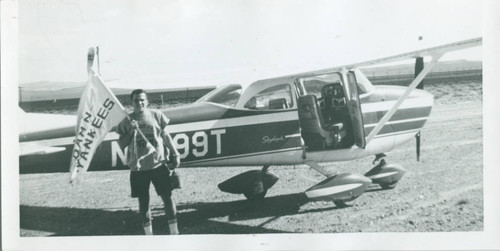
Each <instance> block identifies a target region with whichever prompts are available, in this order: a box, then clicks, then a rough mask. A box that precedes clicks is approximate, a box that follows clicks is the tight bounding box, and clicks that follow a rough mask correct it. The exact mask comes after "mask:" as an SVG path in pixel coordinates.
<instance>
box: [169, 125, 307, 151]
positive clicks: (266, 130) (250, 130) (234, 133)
mask: <svg viewBox="0 0 500 251" xmlns="http://www.w3.org/2000/svg"><path fill="white" fill-rule="evenodd" d="M252 122H255V121H252ZM221 129H223V130H225V132H224V133H220V135H221V136H220V148H218V146H217V140H218V139H217V137H216V136H214V135H212V134H213V133H212V131H217V130H221ZM196 133H198V134H199V131H198V132H197V131H187V132H182V133H176V134H171V136H172V138H174V141H175V139H176V138H179V136H177V135H178V134H184V135H185V136H184V135H181V137H182V138H187V139H189V141H190V142H187V143H186V142H184V141H183V140H182V142H180V143H182V144H178V146H180V147H178V151H179V153H180V154H181V155H185V154H186V151H189V152H188V154H187V156H185V158H184V159H183V161H194V160H201V159H211V158H220V157H225V156H235V155H241V154H248V153H257V152H265V151H273V150H280V149H286V148H293V147H299V146H300V145H301V142H300V137H291V138H287V137H286V136H287V135H293V134H298V133H299V122H298V120H290V121H282V122H274V123H263V124H251V125H244V126H235V127H226V128H220V129H217V128H212V129H210V130H204V134H206V135H207V136H208V137H207V140H208V143H207V146H208V150H206V151H207V152H206V153H205V154H200V152H204V151H205V149H204V146H203V145H202V144H198V146H196V145H195V144H194V143H193V142H197V141H198V142H199V141H200V139H194V140H193V137H194V135H195V134H196ZM200 145H201V146H200ZM218 151H219V152H218Z"/></svg>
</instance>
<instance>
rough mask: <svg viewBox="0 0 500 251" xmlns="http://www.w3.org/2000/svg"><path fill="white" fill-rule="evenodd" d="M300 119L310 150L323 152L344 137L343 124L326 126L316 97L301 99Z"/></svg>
mask: <svg viewBox="0 0 500 251" xmlns="http://www.w3.org/2000/svg"><path fill="white" fill-rule="evenodd" d="M299 119H300V127H301V128H302V136H303V138H304V141H305V143H306V146H308V147H309V148H310V149H314V150H321V149H325V148H326V147H331V146H335V145H337V143H338V141H339V138H341V137H342V134H341V132H342V129H343V124H342V123H329V124H325V121H324V120H323V115H322V113H321V112H320V111H319V107H318V103H317V100H316V96H314V95H305V96H302V97H300V98H299Z"/></svg>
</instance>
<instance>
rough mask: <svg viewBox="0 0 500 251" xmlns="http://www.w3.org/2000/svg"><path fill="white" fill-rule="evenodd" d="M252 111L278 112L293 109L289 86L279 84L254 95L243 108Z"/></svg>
mask: <svg viewBox="0 0 500 251" xmlns="http://www.w3.org/2000/svg"><path fill="white" fill-rule="evenodd" d="M243 107H244V108H246V109H253V110H280V109H289V108H292V107H293V99H292V94H291V87H290V85H289V84H281V85H277V86H273V87H269V88H267V89H264V90H262V91H261V92H259V93H257V94H255V95H254V96H253V97H252V98H250V99H249V100H248V101H247V103H246V104H245V105H244V106H243Z"/></svg>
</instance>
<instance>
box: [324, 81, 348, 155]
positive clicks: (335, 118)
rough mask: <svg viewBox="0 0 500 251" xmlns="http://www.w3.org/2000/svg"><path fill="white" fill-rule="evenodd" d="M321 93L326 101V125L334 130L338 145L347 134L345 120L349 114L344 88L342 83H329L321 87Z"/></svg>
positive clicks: (335, 142) (335, 141)
mask: <svg viewBox="0 0 500 251" xmlns="http://www.w3.org/2000/svg"><path fill="white" fill-rule="evenodd" d="M321 95H322V98H323V99H324V102H325V108H324V109H323V117H324V118H325V122H326V125H325V126H324V127H325V129H328V130H332V131H333V132H334V135H335V139H334V140H333V142H334V144H333V145H334V147H337V146H338V145H340V142H341V141H342V139H343V138H344V137H346V135H347V128H346V126H345V122H346V121H347V119H348V115H347V106H346V100H345V94H344V89H343V87H342V85H340V83H333V84H328V85H325V86H323V88H321Z"/></svg>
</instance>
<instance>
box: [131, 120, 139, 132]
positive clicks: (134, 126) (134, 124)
mask: <svg viewBox="0 0 500 251" xmlns="http://www.w3.org/2000/svg"><path fill="white" fill-rule="evenodd" d="M130 126H132V129H134V130H135V129H137V128H139V123H138V122H137V120H131V121H130Z"/></svg>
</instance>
